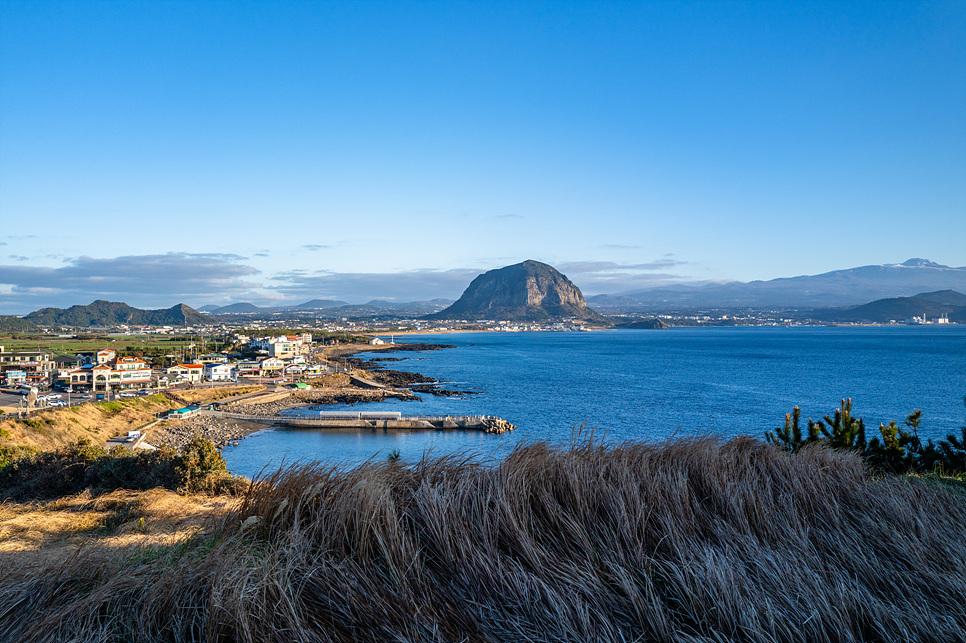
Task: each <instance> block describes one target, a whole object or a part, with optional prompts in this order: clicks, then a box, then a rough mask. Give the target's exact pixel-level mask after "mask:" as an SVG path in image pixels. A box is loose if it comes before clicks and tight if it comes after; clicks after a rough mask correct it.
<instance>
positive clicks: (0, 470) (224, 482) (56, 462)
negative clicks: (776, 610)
mask: <svg viewBox="0 0 966 643" xmlns="http://www.w3.org/2000/svg"><path fill="white" fill-rule="evenodd" d="M232 480H233V478H232V477H231V475H230V474H228V471H227V468H226V466H225V461H224V459H222V457H221V454H220V453H218V450H217V449H216V448H215V445H214V444H212V443H211V442H210V441H208V440H204V439H202V438H200V437H195V438H194V439H193V440H192V441H191V443H190V444H189V445H188V447H187V448H186V449H185V452H184V453H183V454H178V453H177V452H176V451H174V450H173V449H170V448H167V447H161V448H159V449H157V450H155V451H137V452H134V451H128V450H125V449H121V448H115V449H113V450H111V451H110V452H105V451H104V450H103V449H101V448H100V447H98V446H96V445H93V444H91V443H90V441H86V440H82V441H79V442H78V443H77V444H74V445H72V446H70V447H66V448H63V449H58V450H56V451H46V452H34V451H30V450H27V449H24V448H22V447H3V448H0V498H11V499H15V500H40V499H49V498H56V497H59V496H65V495H69V494H74V493H79V492H81V491H83V490H84V489H91V490H92V491H94V492H105V491H113V490H115V489H133V490H145V489H153V488H155V487H165V488H167V489H172V490H178V491H208V492H213V493H220V492H225V491H230V490H231V489H232V488H233V485H232V484H228V483H231V481H232Z"/></svg>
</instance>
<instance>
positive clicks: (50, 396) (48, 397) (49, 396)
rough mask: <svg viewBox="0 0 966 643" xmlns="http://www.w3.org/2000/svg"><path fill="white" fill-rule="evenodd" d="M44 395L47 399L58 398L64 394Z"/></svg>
mask: <svg viewBox="0 0 966 643" xmlns="http://www.w3.org/2000/svg"><path fill="white" fill-rule="evenodd" d="M44 397H45V398H47V399H48V400H59V399H60V398H62V397H64V396H63V395H61V394H60V393H48V394H47V395H45V396H44Z"/></svg>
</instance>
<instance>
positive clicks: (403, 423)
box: [209, 411, 516, 433]
mask: <svg viewBox="0 0 966 643" xmlns="http://www.w3.org/2000/svg"><path fill="white" fill-rule="evenodd" d="M209 413H212V414H217V415H218V416H220V417H225V418H233V419H238V420H255V419H257V420H258V421H261V422H266V421H270V422H271V423H272V424H275V425H277V426H288V427H293V428H303V429H313V428H314V429H387V430H399V429H434V430H441V429H457V430H458V429H465V430H475V431H483V432H484V433H505V432H507V431H512V430H513V429H515V428H516V426H514V425H513V424H511V423H510V422H507V421H506V420H504V419H503V418H499V417H494V416H490V415H454V416H450V415H410V416H404V415H402V414H400V413H365V412H362V413H324V412H323V413H320V414H319V415H318V416H314V417H313V416H280V415H277V416H274V417H270V418H267V417H264V416H261V417H257V418H256V417H255V416H247V415H243V414H240V413H225V412H217V411H210V412H209Z"/></svg>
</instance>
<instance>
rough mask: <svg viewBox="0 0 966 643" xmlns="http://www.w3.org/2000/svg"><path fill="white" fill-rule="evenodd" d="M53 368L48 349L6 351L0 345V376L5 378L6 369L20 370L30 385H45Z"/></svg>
mask: <svg viewBox="0 0 966 643" xmlns="http://www.w3.org/2000/svg"><path fill="white" fill-rule="evenodd" d="M54 368H55V365H54V361H53V359H52V356H51V353H50V352H48V351H6V350H4V348H3V346H0V376H3V377H4V378H6V373H7V372H8V371H21V372H23V373H24V374H25V377H26V381H27V383H28V384H31V385H45V384H47V383H49V382H50V374H51V372H53V370H54Z"/></svg>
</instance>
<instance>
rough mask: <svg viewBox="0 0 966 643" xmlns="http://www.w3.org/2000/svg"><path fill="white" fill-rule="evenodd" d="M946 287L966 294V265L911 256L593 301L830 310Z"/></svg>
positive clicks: (649, 306) (618, 307)
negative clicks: (891, 261)
mask: <svg viewBox="0 0 966 643" xmlns="http://www.w3.org/2000/svg"><path fill="white" fill-rule="evenodd" d="M942 290H955V291H959V292H966V267H961V268H953V267H950V266H944V265H941V264H938V263H935V262H933V261H929V260H926V259H909V260H908V261H906V262H904V263H901V264H883V265H874V266H860V267H858V268H849V269H845V270H833V271H831V272H826V273H822V274H819V275H802V276H798V277H783V278H779V279H771V280H768V281H751V282H747V283H744V282H731V283H711V284H704V285H701V286H689V285H676V286H669V287H665V288H654V289H647V290H637V291H632V292H626V293H619V294H611V295H596V296H594V297H590V298H588V300H587V301H588V303H589V304H591V305H592V306H594V307H595V308H596V309H598V310H600V311H602V312H605V313H606V312H633V311H647V310H668V309H674V308H677V309H691V308H734V307H754V308H769V307H773V308H801V307H809V308H812V307H822V308H830V307H833V306H834V307H844V306H856V305H859V304H862V303H863V302H870V301H873V300H877V299H884V298H890V297H911V296H914V295H915V294H916V293H924V292H934V291H942Z"/></svg>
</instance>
